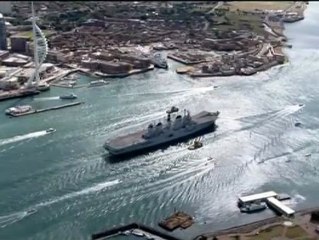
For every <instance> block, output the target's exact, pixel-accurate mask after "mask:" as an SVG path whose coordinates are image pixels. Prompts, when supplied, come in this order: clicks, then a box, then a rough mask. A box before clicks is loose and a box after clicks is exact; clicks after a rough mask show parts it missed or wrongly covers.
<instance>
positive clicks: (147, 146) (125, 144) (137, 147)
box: [104, 112, 217, 157]
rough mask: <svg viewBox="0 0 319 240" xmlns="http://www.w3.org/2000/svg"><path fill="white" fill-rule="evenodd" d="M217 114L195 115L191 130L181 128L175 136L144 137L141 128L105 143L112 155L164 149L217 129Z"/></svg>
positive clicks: (203, 113) (135, 153)
mask: <svg viewBox="0 0 319 240" xmlns="http://www.w3.org/2000/svg"><path fill="white" fill-rule="evenodd" d="M216 119H217V116H215V115H212V114H211V113H209V112H201V113H199V114H197V115H194V116H193V121H194V122H195V123H196V124H195V126H194V127H193V128H192V129H191V130H187V131H186V130H184V129H181V130H179V131H178V132H177V133H176V134H174V135H173V136H163V137H161V138H157V139H144V138H143V137H142V136H143V134H145V133H146V131H145V130H141V131H138V132H135V133H132V134H128V135H126V136H121V137H118V138H115V139H112V140H111V141H109V142H106V143H105V144H104V148H105V149H106V150H108V152H109V153H110V155H111V156H122V157H126V156H133V155H137V154H141V153H147V152H150V151H152V150H156V149H163V148H165V147H168V146H170V145H173V144H176V143H179V142H183V141H185V140H188V139H190V138H193V137H197V136H199V135H202V134H205V133H208V132H212V131H214V130H215V129H216V125H215V121H216Z"/></svg>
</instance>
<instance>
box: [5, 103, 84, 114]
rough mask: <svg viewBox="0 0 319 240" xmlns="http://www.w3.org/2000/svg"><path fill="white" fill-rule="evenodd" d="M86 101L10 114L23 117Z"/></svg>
mask: <svg viewBox="0 0 319 240" xmlns="http://www.w3.org/2000/svg"><path fill="white" fill-rule="evenodd" d="M82 103H84V102H73V103H68V104H63V105H59V106H54V107H50V108H43V109H38V110H37V109H35V110H31V111H29V112H25V113H17V114H15V113H10V114H9V115H10V116H12V117H22V116H26V115H30V114H35V113H41V112H47V111H51V110H58V109H61V108H67V107H73V106H77V105H80V104H82Z"/></svg>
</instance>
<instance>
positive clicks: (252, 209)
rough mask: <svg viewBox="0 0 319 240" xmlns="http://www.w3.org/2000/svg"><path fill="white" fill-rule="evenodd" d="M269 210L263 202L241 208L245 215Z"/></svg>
mask: <svg viewBox="0 0 319 240" xmlns="http://www.w3.org/2000/svg"><path fill="white" fill-rule="evenodd" d="M266 208H267V205H266V203H264V202H261V203H251V204H248V205H245V206H243V207H241V208H240V211H241V212H244V213H254V212H260V211H263V210H265V209H266Z"/></svg>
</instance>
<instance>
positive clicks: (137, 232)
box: [131, 229, 145, 237]
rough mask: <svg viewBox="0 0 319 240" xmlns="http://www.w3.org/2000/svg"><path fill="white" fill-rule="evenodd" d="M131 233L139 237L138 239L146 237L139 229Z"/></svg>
mask: <svg viewBox="0 0 319 240" xmlns="http://www.w3.org/2000/svg"><path fill="white" fill-rule="evenodd" d="M131 233H132V234H133V235H135V236H137V237H144V236H145V234H144V233H143V232H142V231H140V230H138V229H134V230H132V232H131Z"/></svg>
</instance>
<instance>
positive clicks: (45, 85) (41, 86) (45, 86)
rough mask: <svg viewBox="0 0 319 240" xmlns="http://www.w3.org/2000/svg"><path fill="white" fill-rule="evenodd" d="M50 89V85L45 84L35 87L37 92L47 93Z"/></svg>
mask: <svg viewBox="0 0 319 240" xmlns="http://www.w3.org/2000/svg"><path fill="white" fill-rule="evenodd" d="M49 89H50V85H49V84H47V83H40V84H39V85H38V86H37V90H39V91H47V90H49Z"/></svg>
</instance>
